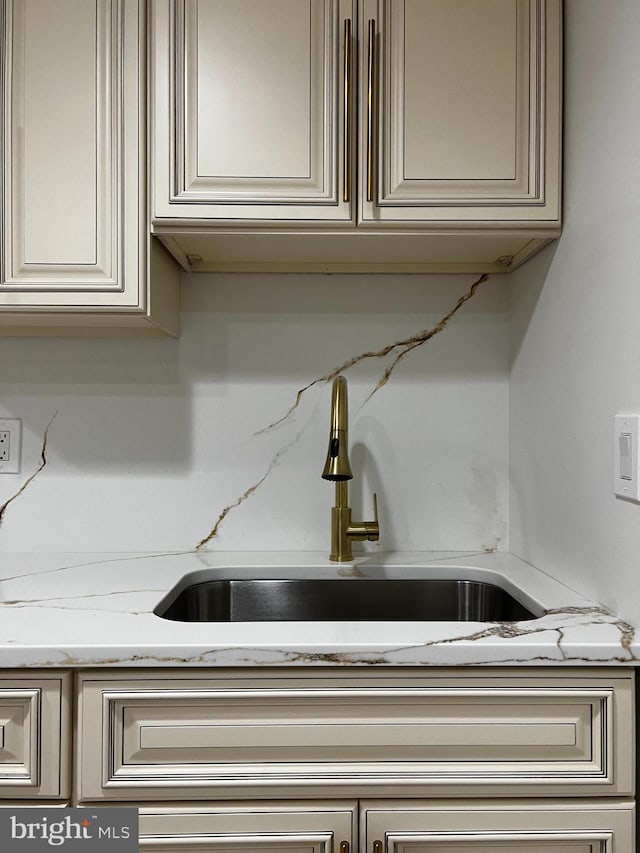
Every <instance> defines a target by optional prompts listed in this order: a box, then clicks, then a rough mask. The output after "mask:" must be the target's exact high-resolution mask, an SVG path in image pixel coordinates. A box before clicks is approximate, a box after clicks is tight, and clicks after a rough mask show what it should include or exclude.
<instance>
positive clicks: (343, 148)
mask: <svg viewBox="0 0 640 853" xmlns="http://www.w3.org/2000/svg"><path fill="white" fill-rule="evenodd" d="M152 12H153V14H152V25H151V33H152V36H151V37H152V44H151V48H152V63H151V67H152V83H153V92H152V95H153V97H152V104H153V114H152V133H153V161H152V224H153V228H154V230H155V232H156V233H157V234H158V235H159V236H160V238H161V239H162V240H163V241H164V242H165V244H166V245H167V246H168V247H169V248H170V249H171V251H172V252H174V254H175V255H176V257H178V258H179V259H180V260H181V262H182V263H183V264H184V265H185V267H186V268H193V269H196V270H200V271H204V270H222V269H226V270H245V271H253V270H256V269H264V270H283V271H287V270H291V269H308V270H316V269H317V270H323V269H339V270H342V271H350V270H354V271H369V270H371V271H377V272H381V271H385V270H391V269H394V270H405V271H409V272H411V271H435V270H439V271H443V272H473V271H479V270H486V271H504V270H505V269H507V268H508V267H509V266H510V265H511V266H514V265H517V264H518V263H521V262H522V261H523V260H525V259H526V258H527V257H529V255H530V254H531V253H532V252H533V251H535V250H537V249H538V248H540V247H541V246H542V245H544V244H545V243H546V242H548V241H549V239H551V238H553V237H555V236H558V235H559V233H560V218H561V210H560V184H561V181H560V163H561V97H560V96H561V86H562V80H561V42H562V38H561V3H560V0H484V1H483V2H478V0H308V2H300V0H260V2H256V0H154V3H153V9H152Z"/></svg>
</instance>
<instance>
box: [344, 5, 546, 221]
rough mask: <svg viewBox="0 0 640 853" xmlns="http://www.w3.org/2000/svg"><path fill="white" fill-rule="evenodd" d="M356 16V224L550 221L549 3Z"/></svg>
mask: <svg viewBox="0 0 640 853" xmlns="http://www.w3.org/2000/svg"><path fill="white" fill-rule="evenodd" d="M362 11H363V14H362V15H361V18H360V44H361V46H362V49H361V60H362V61H361V73H360V122H359V124H360V127H361V128H362V129H363V130H362V132H361V135H360V158H359V163H360V186H361V187H362V192H361V193H360V195H359V210H358V220H359V222H361V223H363V224H365V225H370V224H378V223H382V222H384V223H401V224H411V223H412V222H416V221H417V222H429V223H448V224H451V223H458V224H462V223H468V224H469V225H470V226H477V227H490V226H492V225H493V226H495V227H500V226H501V225H503V224H504V223H509V224H510V225H511V226H512V227H517V226H518V224H520V223H522V224H526V225H528V226H535V225H536V224H537V225H539V226H542V225H544V224H545V223H550V224H554V225H557V224H559V221H560V197H559V190H560V158H559V145H558V140H559V134H560V127H559V122H560V111H559V87H560V65H559V56H560V43H559V38H560V17H559V16H560V6H559V3H557V2H555V0H551V2H549V0H547V2H545V0H481V2H478V0H403V2H395V0H363V3H362ZM365 63H366V68H365V67H364V66H365Z"/></svg>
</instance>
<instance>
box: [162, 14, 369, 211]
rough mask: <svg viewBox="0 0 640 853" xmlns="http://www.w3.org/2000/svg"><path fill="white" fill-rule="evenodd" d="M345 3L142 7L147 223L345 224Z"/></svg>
mask: <svg viewBox="0 0 640 853" xmlns="http://www.w3.org/2000/svg"><path fill="white" fill-rule="evenodd" d="M353 5H354V3H353V2H352V0H260V2H259V3H257V2H255V0H154V3H153V5H152V33H153V85H154V96H153V102H154V114H153V124H154V155H153V161H154V162H153V172H154V179H153V183H154V202H153V209H154V218H155V220H156V221H158V220H160V221H163V220H166V219H172V218H182V219H187V220H189V219H207V220H211V219H213V220H226V221H228V222H231V223H233V222H235V223H236V224H237V223H238V221H239V220H240V221H250V220H257V221H258V222H265V221H266V222H268V221H276V222H277V221H278V220H299V221H304V220H310V221H316V220H328V221H340V220H343V221H349V220H351V204H350V200H349V199H350V197H351V187H350V186H349V181H350V175H349V167H348V163H349V158H348V156H347V154H350V153H351V152H350V151H349V150H348V149H349V148H351V147H352V142H351V137H350V134H349V133H345V130H347V131H348V130H349V129H350V128H351V120H350V118H349V115H348V114H349V112H350V111H351V110H352V108H353V104H354V103H355V100H354V95H355V93H354V92H353V91H352V90H351V89H350V87H351V86H352V84H353V69H354V58H353V57H354V50H353V41H354V37H355V33H354V19H353V14H352V12H353ZM345 86H346V88H345ZM347 89H349V91H347ZM345 145H346V149H345ZM345 181H346V182H347V186H345Z"/></svg>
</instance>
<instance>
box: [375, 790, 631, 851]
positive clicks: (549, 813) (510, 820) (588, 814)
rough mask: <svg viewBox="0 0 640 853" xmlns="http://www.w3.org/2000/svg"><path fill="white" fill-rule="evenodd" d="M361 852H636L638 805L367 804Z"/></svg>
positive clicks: (550, 803)
mask: <svg viewBox="0 0 640 853" xmlns="http://www.w3.org/2000/svg"><path fill="white" fill-rule="evenodd" d="M362 805H363V811H362V817H361V821H362V823H361V851H362V853H365V851H366V853H613V851H614V850H615V851H616V853H633V849H634V833H633V825H634V823H633V817H634V807H633V803H631V802H628V803H612V804H605V803H598V802H584V803H575V802H574V803H562V801H556V803H553V802H551V801H549V802H548V803H547V804H539V803H536V804H531V805H521V804H517V803H516V804H514V803H513V802H511V803H510V802H509V801H503V802H500V801H497V802H496V801H494V803H485V804H484V805H482V804H478V803H468V804H467V803H465V804H461V803H451V802H449V803H437V804H433V805H429V804H424V803H423V804H419V803H417V804H411V803H406V802H405V803H403V802H402V801H399V802H397V803H393V802H390V801H387V802H386V803H382V802H378V803H367V802H366V801H365V802H363V804H362Z"/></svg>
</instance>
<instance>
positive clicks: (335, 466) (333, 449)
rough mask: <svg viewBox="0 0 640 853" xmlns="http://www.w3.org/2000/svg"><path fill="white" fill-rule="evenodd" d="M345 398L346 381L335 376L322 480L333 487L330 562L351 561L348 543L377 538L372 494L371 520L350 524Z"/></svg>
mask: <svg viewBox="0 0 640 853" xmlns="http://www.w3.org/2000/svg"><path fill="white" fill-rule="evenodd" d="M348 420H349V417H348V399H347V380H346V379H345V378H344V376H336V378H335V379H334V380H333V388H332V393H331V432H330V433H329V450H328V452H327V461H326V462H325V463H324V471H323V472H322V478H323V479H324V480H332V481H333V482H335V484H336V498H335V501H336V502H335V506H334V507H332V509H331V553H330V554H329V559H330V560H335V561H336V562H338V563H345V562H348V561H350V560H353V552H352V550H351V542H352V540H354V539H356V540H360V541H361V540H364V539H368V540H369V541H370V542H376V541H377V540H378V539H379V538H380V525H379V524H378V500H377V497H376V494H375V492H374V494H373V513H374V516H375V519H374V521H352V520H351V507H350V506H349V480H352V479H353V473H352V472H351V465H350V464H349V447H348V438H347V430H348Z"/></svg>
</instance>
